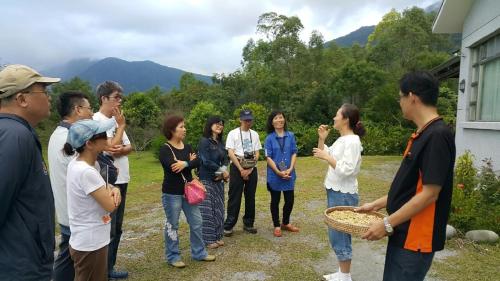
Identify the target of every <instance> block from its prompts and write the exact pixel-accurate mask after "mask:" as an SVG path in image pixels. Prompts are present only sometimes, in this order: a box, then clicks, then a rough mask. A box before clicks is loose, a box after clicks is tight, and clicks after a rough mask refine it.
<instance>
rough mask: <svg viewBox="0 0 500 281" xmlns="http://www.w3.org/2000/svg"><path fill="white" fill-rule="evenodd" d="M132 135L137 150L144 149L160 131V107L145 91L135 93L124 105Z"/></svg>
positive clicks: (129, 132)
mask: <svg viewBox="0 0 500 281" xmlns="http://www.w3.org/2000/svg"><path fill="white" fill-rule="evenodd" d="M122 109H123V112H124V114H125V117H126V120H127V123H128V126H127V129H126V130H127V134H128V135H129V136H130V138H131V141H132V143H133V144H134V147H135V150H136V151H143V150H144V149H146V148H147V147H148V145H149V144H150V142H151V141H152V140H153V138H154V137H155V136H156V135H158V133H159V124H160V114H161V111H160V108H159V107H158V106H157V105H156V104H155V103H154V101H153V99H152V98H151V97H149V96H148V95H146V94H144V93H140V92H139V93H134V94H131V95H129V96H128V97H127V99H126V100H125V102H124V103H123V105H122Z"/></svg>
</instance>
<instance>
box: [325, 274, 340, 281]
mask: <svg viewBox="0 0 500 281" xmlns="http://www.w3.org/2000/svg"><path fill="white" fill-rule="evenodd" d="M323 278H325V280H326V281H340V274H339V272H335V273H332V274H326V275H323Z"/></svg>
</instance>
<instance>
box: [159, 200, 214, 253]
mask: <svg viewBox="0 0 500 281" xmlns="http://www.w3.org/2000/svg"><path fill="white" fill-rule="evenodd" d="M161 199H162V203H163V209H164V210H165V216H166V221H165V231H164V235H165V257H166V259H167V262H168V263H174V262H176V261H180V260H181V252H180V250H179V237H178V230H179V216H180V214H181V210H182V211H183V212H184V215H185V216H186V219H187V222H188V224H189V240H190V242H191V257H192V258H193V259H195V260H202V259H204V258H205V257H206V256H207V251H206V250H205V243H204V242H203V238H202V219H201V214H200V209H199V208H198V206H197V205H189V203H188V202H187V201H186V199H185V198H184V195H174V194H167V193H163V194H162V196H161Z"/></svg>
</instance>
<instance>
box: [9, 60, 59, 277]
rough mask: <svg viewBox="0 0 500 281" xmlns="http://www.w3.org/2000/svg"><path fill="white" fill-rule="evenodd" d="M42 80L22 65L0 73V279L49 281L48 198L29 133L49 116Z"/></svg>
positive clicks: (43, 170) (50, 217) (50, 204)
mask: <svg viewBox="0 0 500 281" xmlns="http://www.w3.org/2000/svg"><path fill="white" fill-rule="evenodd" d="M59 80H60V79H59V78H49V77H42V76H41V75H40V74H39V73H38V72H36V71H35V70H33V69H31V68H29V67H27V66H24V65H9V66H7V67H6V68H5V69H3V70H2V71H0V241H1V242H0V280H37V281H38V280H50V278H51V275H52V264H53V262H54V244H55V241H54V197H53V195H52V189H51V187H50V180H49V175H48V173H47V168H46V165H45V163H44V161H43V158H42V147H41V145H40V141H39V140H38V137H37V135H36V133H35V130H34V129H33V127H35V126H36V125H37V124H38V123H39V122H40V121H42V120H43V119H45V118H47V117H48V116H49V115H50V98H49V95H48V93H47V90H46V87H47V86H48V85H49V84H51V83H56V82H58V81H59Z"/></svg>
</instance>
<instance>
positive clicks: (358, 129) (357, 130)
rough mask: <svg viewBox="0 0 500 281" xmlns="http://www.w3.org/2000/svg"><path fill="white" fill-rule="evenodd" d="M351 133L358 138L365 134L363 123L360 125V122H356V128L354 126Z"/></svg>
mask: <svg viewBox="0 0 500 281" xmlns="http://www.w3.org/2000/svg"><path fill="white" fill-rule="evenodd" d="M352 131H353V132H354V133H355V134H356V135H358V136H359V137H360V138H362V137H363V136H364V135H365V134H366V130H365V126H363V123H361V121H358V122H357V123H356V126H354V128H353V129H352Z"/></svg>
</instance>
